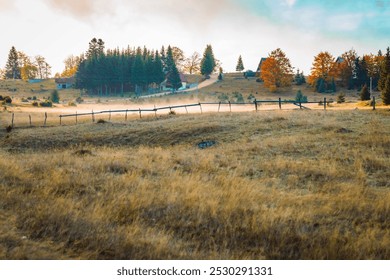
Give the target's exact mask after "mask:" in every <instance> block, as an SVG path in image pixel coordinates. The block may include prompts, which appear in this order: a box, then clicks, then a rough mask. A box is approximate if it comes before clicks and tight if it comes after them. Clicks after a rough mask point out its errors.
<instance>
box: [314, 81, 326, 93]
mask: <svg viewBox="0 0 390 280" xmlns="http://www.w3.org/2000/svg"><path fill="white" fill-rule="evenodd" d="M325 90H326V85H325V81H324V79H322V78H319V79H317V81H316V91H317V92H319V93H324V92H325Z"/></svg>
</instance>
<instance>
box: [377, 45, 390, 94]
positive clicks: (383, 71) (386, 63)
mask: <svg viewBox="0 0 390 280" xmlns="http://www.w3.org/2000/svg"><path fill="white" fill-rule="evenodd" d="M389 74H390V48H389V47H388V48H387V51H386V55H385V57H384V59H383V61H382V64H381V67H380V75H379V77H380V78H379V82H378V88H379V90H381V91H382V90H384V89H385V86H386V81H387V76H388V75H389Z"/></svg>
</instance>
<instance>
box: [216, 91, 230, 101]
mask: <svg viewBox="0 0 390 280" xmlns="http://www.w3.org/2000/svg"><path fill="white" fill-rule="evenodd" d="M218 100H219V101H221V102H224V101H228V100H229V96H228V95H227V94H226V93H222V94H221V95H219V96H218Z"/></svg>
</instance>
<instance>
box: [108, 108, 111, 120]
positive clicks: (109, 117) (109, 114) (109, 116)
mask: <svg viewBox="0 0 390 280" xmlns="http://www.w3.org/2000/svg"><path fill="white" fill-rule="evenodd" d="M108 120H109V121H111V110H110V112H109V113H108Z"/></svg>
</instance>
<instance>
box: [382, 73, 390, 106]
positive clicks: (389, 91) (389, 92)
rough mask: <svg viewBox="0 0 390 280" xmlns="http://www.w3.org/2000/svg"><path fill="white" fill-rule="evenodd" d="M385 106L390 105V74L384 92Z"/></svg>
mask: <svg viewBox="0 0 390 280" xmlns="http://www.w3.org/2000/svg"><path fill="white" fill-rule="evenodd" d="M382 100H383V104H385V105H390V74H387V79H386V83H385V88H384V89H383V90H382Z"/></svg>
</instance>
